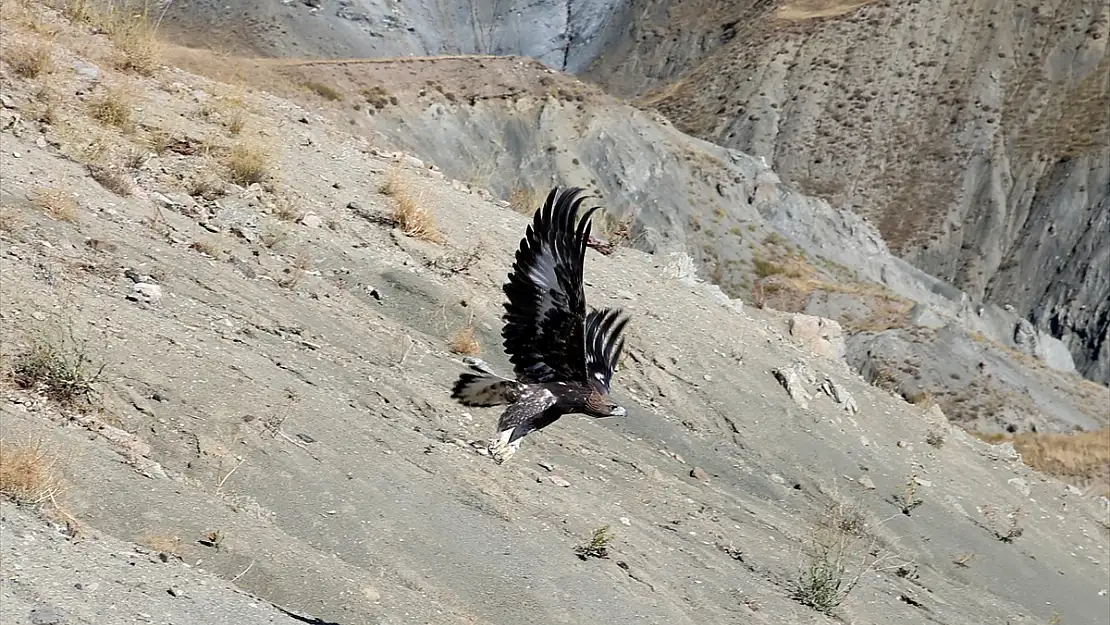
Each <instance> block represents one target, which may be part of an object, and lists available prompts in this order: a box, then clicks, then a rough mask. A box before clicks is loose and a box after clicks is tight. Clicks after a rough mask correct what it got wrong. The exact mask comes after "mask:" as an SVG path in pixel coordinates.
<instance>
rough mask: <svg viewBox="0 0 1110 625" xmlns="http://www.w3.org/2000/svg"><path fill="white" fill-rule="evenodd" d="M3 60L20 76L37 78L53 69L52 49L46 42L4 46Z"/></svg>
mask: <svg viewBox="0 0 1110 625" xmlns="http://www.w3.org/2000/svg"><path fill="white" fill-rule="evenodd" d="M5 48H6V49H5V50H4V60H5V61H7V63H8V65H10V66H11V68H12V71H13V72H15V74H16V75H17V76H20V77H21V78H38V77H39V76H43V75H45V74H49V73H51V72H53V71H54V51H53V48H52V47H51V46H50V44H49V43H48V42H45V41H38V42H35V43H24V44H19V45H14V46H13V45H8V46H5Z"/></svg>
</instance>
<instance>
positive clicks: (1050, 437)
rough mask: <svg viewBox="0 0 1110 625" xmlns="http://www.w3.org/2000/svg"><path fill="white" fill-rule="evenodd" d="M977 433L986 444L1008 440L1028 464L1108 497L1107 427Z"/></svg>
mask: <svg viewBox="0 0 1110 625" xmlns="http://www.w3.org/2000/svg"><path fill="white" fill-rule="evenodd" d="M978 436H979V437H980V438H982V439H983V440H985V441H987V442H989V443H1002V442H1005V441H1010V442H1012V443H1013V445H1014V449H1017V450H1018V453H1020V454H1021V459H1022V460H1023V461H1024V462H1025V464H1027V465H1029V466H1030V467H1032V468H1034V469H1036V470H1038V471H1041V472H1042V473H1047V474H1048V475H1052V476H1055V477H1058V478H1061V479H1063V480H1066V481H1068V482H1071V483H1073V484H1075V485H1077V486H1080V487H1093V488H1095V489H1096V490H1098V491H1099V492H1100V493H1102V494H1106V495H1108V496H1110V428H1103V429H1101V430H1095V431H1093V432H1076V433H1074V434H1041V433H1036V432H1029V433H1025V434H1017V435H1010V434H995V435H981V434H980V435H978Z"/></svg>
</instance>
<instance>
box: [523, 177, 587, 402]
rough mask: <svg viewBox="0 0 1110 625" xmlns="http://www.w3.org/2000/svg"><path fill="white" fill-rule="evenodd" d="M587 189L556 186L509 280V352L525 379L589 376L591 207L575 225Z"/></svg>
mask: <svg viewBox="0 0 1110 625" xmlns="http://www.w3.org/2000/svg"><path fill="white" fill-rule="evenodd" d="M582 193H583V189H580V188H578V187H570V188H567V189H562V190H560V189H559V188H558V187H555V188H554V189H552V190H551V193H549V194H548V196H547V201H546V202H544V205H543V206H542V207H541V208H540V209H539V210H538V211H536V214H535V216H534V217H533V218H532V223H531V224H530V225H529V226H528V230H527V231H526V232H525V235H524V238H523V239H522V240H521V242H520V247H519V249H517V252H516V261H515V262H514V263H513V268H512V271H510V272H509V281H508V283H506V284H505V287H504V291H505V295H507V296H508V301H507V302H505V315H504V319H505V327H504V328H503V329H502V330H501V336H502V337H503V338H504V339H505V351H506V352H508V354H509V361H510V362H512V363H513V369H514V372H515V373H516V375H517V377H518V378H519V379H520V380H521V381H526V382H527V381H532V382H549V381H552V380H584V379H585V377H586V369H585V360H584V358H583V349H582V348H583V323H584V322H585V319H586V297H585V295H584V294H583V292H582V264H583V261H584V259H585V256H586V243H587V241H588V240H589V238H590V216H591V215H592V214H593V212H594V211H596V210H597V209H598V207H594V208H591V209H589V210H588V211H587V212H586V214H585V215H583V217H582V219H581V220H579V221H578V222H577V225H576V224H575V216H576V215H577V213H578V207H579V206H580V205H581V204H582V200H583V199H585V198H583V197H582V196H581V194H582Z"/></svg>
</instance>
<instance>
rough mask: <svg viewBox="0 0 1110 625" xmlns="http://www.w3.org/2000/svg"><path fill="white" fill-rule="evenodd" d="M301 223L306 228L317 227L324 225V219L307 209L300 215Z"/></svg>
mask: <svg viewBox="0 0 1110 625" xmlns="http://www.w3.org/2000/svg"><path fill="white" fill-rule="evenodd" d="M301 225H302V226H305V227H308V228H319V227H320V226H322V225H324V220H323V219H320V216H319V215H317V214H316V213H314V212H312V211H309V212H307V213H305V214H304V216H303V217H301Z"/></svg>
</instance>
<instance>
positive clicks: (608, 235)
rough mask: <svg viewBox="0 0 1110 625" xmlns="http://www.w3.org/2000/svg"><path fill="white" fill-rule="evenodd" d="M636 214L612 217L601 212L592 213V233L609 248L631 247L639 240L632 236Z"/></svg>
mask: <svg viewBox="0 0 1110 625" xmlns="http://www.w3.org/2000/svg"><path fill="white" fill-rule="evenodd" d="M636 217H637V214H636V213H635V212H630V213H628V214H627V215H623V216H621V217H614V216H613V215H612V214H610V213H608V212H606V211H604V210H601V211H598V212H596V213H594V219H593V222H594V225H593V231H594V232H595V233H597V235H600V236H601V237H602V238H604V239H605V242H606V243H608V244H609V245H611V246H621V247H627V246H629V245H632V244H633V243H634V242H636V240H637V239H638V238H639V237H638V236H633V234H632V229H633V226H634V225H635V224H636Z"/></svg>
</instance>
